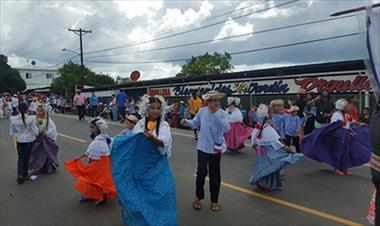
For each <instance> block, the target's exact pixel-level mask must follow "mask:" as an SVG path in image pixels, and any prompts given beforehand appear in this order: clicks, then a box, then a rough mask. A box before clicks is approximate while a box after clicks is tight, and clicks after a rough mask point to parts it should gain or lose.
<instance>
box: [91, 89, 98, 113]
mask: <svg viewBox="0 0 380 226" xmlns="http://www.w3.org/2000/svg"><path fill="white" fill-rule="evenodd" d="M90 105H91V109H90V111H91V117H93V118H95V117H98V107H99V98H98V97H97V96H96V95H95V92H92V95H91V97H90Z"/></svg>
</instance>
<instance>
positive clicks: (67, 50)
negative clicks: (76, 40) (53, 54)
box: [62, 48, 80, 56]
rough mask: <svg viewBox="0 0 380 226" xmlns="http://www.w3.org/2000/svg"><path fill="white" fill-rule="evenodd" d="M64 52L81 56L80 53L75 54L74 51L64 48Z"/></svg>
mask: <svg viewBox="0 0 380 226" xmlns="http://www.w3.org/2000/svg"><path fill="white" fill-rule="evenodd" d="M62 51H66V52H70V53H74V54H76V55H78V56H80V53H77V52H75V51H73V50H69V49H66V48H63V49H62Z"/></svg>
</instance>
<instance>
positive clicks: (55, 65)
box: [46, 55, 78, 68]
mask: <svg viewBox="0 0 380 226" xmlns="http://www.w3.org/2000/svg"><path fill="white" fill-rule="evenodd" d="M76 57H78V55H75V56H72V57H70V58H67V59H66V60H64V61H62V62H61V63H58V64H54V65H52V66H48V67H46V68H53V67H58V66H59V65H61V64H64V63H66V62H68V61H70V60H72V59H74V58H76Z"/></svg>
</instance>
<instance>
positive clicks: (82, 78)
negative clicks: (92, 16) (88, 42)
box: [69, 28, 91, 89]
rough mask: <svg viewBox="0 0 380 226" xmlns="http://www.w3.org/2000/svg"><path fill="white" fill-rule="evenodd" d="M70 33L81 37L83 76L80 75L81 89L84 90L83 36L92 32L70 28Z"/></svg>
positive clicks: (81, 69) (81, 70)
mask: <svg viewBox="0 0 380 226" xmlns="http://www.w3.org/2000/svg"><path fill="white" fill-rule="evenodd" d="M69 31H72V32H74V33H75V34H77V35H78V36H79V45H80V54H79V55H80V72H81V75H80V87H81V88H82V89H83V87H84V73H83V68H84V65H83V45H82V36H83V35H85V34H87V33H91V30H84V29H82V28H79V29H71V28H69Z"/></svg>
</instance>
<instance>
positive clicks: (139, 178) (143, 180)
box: [111, 95, 178, 226]
mask: <svg viewBox="0 0 380 226" xmlns="http://www.w3.org/2000/svg"><path fill="white" fill-rule="evenodd" d="M165 109H166V102H165V100H164V98H163V97H162V96H154V97H151V96H148V95H144V96H143V97H142V99H141V102H140V107H139V114H140V115H141V117H142V119H141V120H139V121H138V122H137V124H136V126H135V128H134V131H133V133H134V134H133V135H131V136H117V137H116V138H115V139H114V142H113V144H112V153H111V160H112V161H111V162H112V175H113V179H114V181H115V186H116V189H117V191H118V196H119V203H120V204H121V205H122V214H123V220H124V223H125V224H126V225H131V226H133V225H173V226H175V225H178V220H177V211H176V188H175V182H174V178H173V175H172V172H171V170H170V166H169V161H168V157H170V155H171V147H172V136H171V132H170V126H169V124H168V123H167V122H166V121H165Z"/></svg>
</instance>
